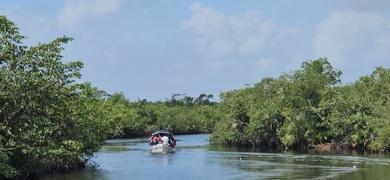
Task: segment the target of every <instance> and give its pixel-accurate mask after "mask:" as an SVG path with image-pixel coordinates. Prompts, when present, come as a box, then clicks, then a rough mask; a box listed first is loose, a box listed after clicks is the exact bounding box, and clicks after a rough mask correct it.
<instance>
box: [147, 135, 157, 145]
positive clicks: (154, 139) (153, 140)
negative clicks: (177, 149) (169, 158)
mask: <svg viewBox="0 0 390 180" xmlns="http://www.w3.org/2000/svg"><path fill="white" fill-rule="evenodd" d="M158 142H159V138H158V137H157V135H152V137H150V138H149V145H156V144H158Z"/></svg>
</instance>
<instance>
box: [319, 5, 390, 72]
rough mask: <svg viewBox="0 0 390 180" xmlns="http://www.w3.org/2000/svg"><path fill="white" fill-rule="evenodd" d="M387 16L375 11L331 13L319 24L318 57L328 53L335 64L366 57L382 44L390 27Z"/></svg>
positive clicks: (326, 55) (325, 55)
mask: <svg viewBox="0 0 390 180" xmlns="http://www.w3.org/2000/svg"><path fill="white" fill-rule="evenodd" d="M386 23H387V22H386V21H385V19H384V18H383V17H382V16H380V15H378V14H374V13H358V12H355V11H352V10H348V11H335V12H331V13H329V16H328V18H327V19H325V20H324V21H322V22H321V23H320V24H319V26H318V27H317V34H316V37H315V38H314V51H315V55H316V56H318V57H328V58H329V60H330V61H331V62H332V64H334V65H344V63H346V59H349V60H350V61H349V62H351V60H353V61H359V60H360V61H362V60H363V59H364V58H365V57H367V54H368V53H369V52H370V51H371V50H372V49H373V46H375V45H380V43H376V42H375V40H376V39H381V36H383V35H384V34H385V33H386V31H387V32H388V31H389V29H388V28H387V27H386Z"/></svg>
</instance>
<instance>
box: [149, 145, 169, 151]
mask: <svg viewBox="0 0 390 180" xmlns="http://www.w3.org/2000/svg"><path fill="white" fill-rule="evenodd" d="M150 152H151V153H173V152H174V149H173V148H172V147H171V146H170V145H169V144H156V145H152V146H150Z"/></svg>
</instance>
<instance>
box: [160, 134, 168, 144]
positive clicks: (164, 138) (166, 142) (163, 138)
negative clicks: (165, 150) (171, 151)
mask: <svg viewBox="0 0 390 180" xmlns="http://www.w3.org/2000/svg"><path fill="white" fill-rule="evenodd" d="M161 140H162V142H163V144H169V138H168V136H166V135H164V136H163V137H162V138H161Z"/></svg>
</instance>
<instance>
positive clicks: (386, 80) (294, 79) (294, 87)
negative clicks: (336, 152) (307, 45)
mask: <svg viewBox="0 0 390 180" xmlns="http://www.w3.org/2000/svg"><path fill="white" fill-rule="evenodd" d="M340 76H341V72H340V71H337V70H334V69H333V67H332V66H331V65H330V63H329V62H328V61H327V59H325V58H321V59H318V60H314V61H307V62H304V63H303V64H302V68H301V69H300V70H297V71H294V72H291V73H286V74H283V75H281V76H280V77H279V78H265V79H263V80H261V81H260V82H259V83H257V84H255V85H254V86H253V87H247V88H244V89H240V90H234V91H229V92H225V93H222V94H221V102H220V103H219V110H220V111H221V112H224V116H223V117H221V120H220V121H219V122H218V123H217V125H216V127H215V131H214V132H213V134H212V137H211V141H212V142H214V143H225V144H236V145H247V144H250V145H254V146H268V147H272V146H285V147H307V146H308V145H309V144H323V143H332V144H334V145H338V146H342V147H344V148H357V147H361V148H365V149H371V150H374V151H386V150H389V148H390V125H389V124H390V116H389V110H390V104H389V97H390V69H384V68H381V67H379V68H377V69H376V70H375V71H374V72H373V73H372V74H371V75H369V76H364V77H361V78H360V79H359V80H358V81H356V82H355V83H352V84H348V85H342V84H341V81H340Z"/></svg>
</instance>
